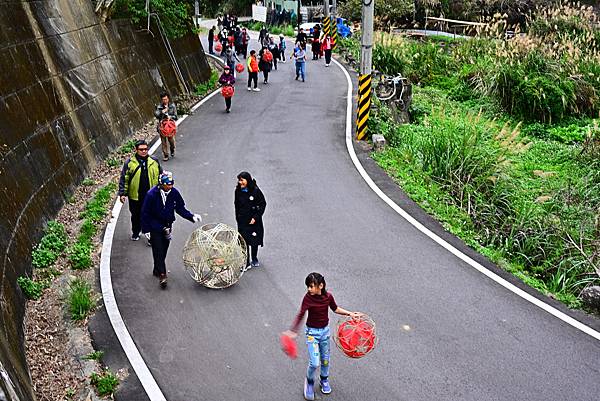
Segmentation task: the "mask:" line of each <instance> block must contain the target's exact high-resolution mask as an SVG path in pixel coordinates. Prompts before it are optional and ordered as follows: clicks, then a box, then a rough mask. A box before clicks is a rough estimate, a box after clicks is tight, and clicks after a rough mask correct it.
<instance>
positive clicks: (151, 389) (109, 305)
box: [100, 89, 219, 401]
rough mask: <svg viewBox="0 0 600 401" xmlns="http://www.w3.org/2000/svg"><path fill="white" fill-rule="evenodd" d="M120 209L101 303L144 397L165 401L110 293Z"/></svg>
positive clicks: (105, 251) (105, 259)
mask: <svg viewBox="0 0 600 401" xmlns="http://www.w3.org/2000/svg"><path fill="white" fill-rule="evenodd" d="M217 93H219V90H218V89H217V90H215V91H213V93H211V94H210V95H208V96H205V97H204V98H203V99H202V100H201V101H200V102H198V103H197V104H196V105H194V107H192V111H194V110H196V109H197V108H198V107H200V106H201V105H203V104H204V103H205V102H207V101H208V100H209V99H210V98H212V97H213V96H214V95H216V94H217ZM187 117H188V115H187V114H186V115H183V116H181V118H180V119H178V120H177V121H176V124H177V126H179V124H181V123H182V122H183V121H184V120H185V119H186V118H187ZM159 146H160V138H157V140H156V141H154V144H153V145H152V147H151V148H150V151H149V152H148V154H153V153H154V152H156V150H157V149H158V148H159ZM122 207H123V204H122V203H121V201H120V200H119V199H117V200H116V201H115V205H114V206H113V209H112V212H111V219H110V221H109V223H108V225H107V226H106V232H105V233H104V238H103V241H102V254H101V257H100V288H101V289H102V298H103V300H104V306H105V308H106V313H107V315H108V318H109V320H110V323H111V325H112V327H113V329H114V331H115V334H116V336H117V338H118V339H119V342H120V343H121V346H122V347H123V351H125V355H126V356H127V359H128V360H129V363H130V364H131V367H132V368H133V370H134V371H135V374H136V375H137V377H138V379H139V380H140V382H141V383H142V386H143V387H144V390H145V391H146V394H147V395H148V397H149V398H150V401H167V399H166V398H165V396H164V394H163V393H162V391H161V389H160V387H159V386H158V384H157V383H156V380H155V379H154V376H152V373H151V372H150V369H149V368H148V366H147V365H146V362H144V359H143V358H142V355H141V354H140V351H139V350H138V348H137V346H136V345H135V343H134V341H133V338H131V334H129V330H127V326H125V322H124V321H123V317H122V316H121V313H120V311H119V307H118V306H117V300H116V299H115V294H114V292H113V287H112V279H111V274H110V256H111V253H112V242H113V237H114V234H115V228H116V226H117V220H118V219H119V214H120V213H121V208H122Z"/></svg>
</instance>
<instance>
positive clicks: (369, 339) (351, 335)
mask: <svg viewBox="0 0 600 401" xmlns="http://www.w3.org/2000/svg"><path fill="white" fill-rule="evenodd" d="M334 341H335V344H336V345H337V346H338V348H339V349H340V350H341V351H342V352H343V353H344V354H345V355H346V356H348V357H350V358H362V357H363V356H365V355H366V354H368V353H369V352H371V351H372V350H373V349H374V348H375V346H376V345H377V334H376V329H375V322H373V320H372V319H371V318H370V317H369V316H367V315H361V316H360V318H359V319H356V320H354V319H352V318H347V319H345V320H340V321H339V322H338V324H337V330H336V331H335V336H334Z"/></svg>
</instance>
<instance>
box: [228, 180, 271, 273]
mask: <svg viewBox="0 0 600 401" xmlns="http://www.w3.org/2000/svg"><path fill="white" fill-rule="evenodd" d="M237 179H238V184H237V187H236V188H235V200H234V205H235V220H236V221H237V226H238V231H239V233H240V234H241V235H242V237H244V240H245V241H246V246H247V247H248V259H249V258H250V256H252V261H251V263H248V262H246V266H247V267H246V269H249V268H251V267H259V266H260V263H258V257H257V256H258V247H259V246H263V236H264V232H265V230H264V227H263V221H262V215H263V213H264V212H265V208H266V207H267V202H266V201H265V197H264V195H263V193H262V191H261V190H260V188H259V187H258V186H257V185H256V181H255V180H254V179H253V178H252V176H251V175H250V173H248V172H247V171H242V172H241V173H239V174H238V176H237Z"/></svg>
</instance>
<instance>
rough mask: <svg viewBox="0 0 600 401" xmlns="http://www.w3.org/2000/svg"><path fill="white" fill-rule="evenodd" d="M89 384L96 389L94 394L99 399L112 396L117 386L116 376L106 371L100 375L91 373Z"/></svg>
mask: <svg viewBox="0 0 600 401" xmlns="http://www.w3.org/2000/svg"><path fill="white" fill-rule="evenodd" d="M90 382H91V383H92V385H93V386H95V387H96V392H97V393H98V395H99V396H100V397H106V396H110V395H112V394H113V393H114V392H115V390H116V389H117V386H118V385H119V379H118V378H117V376H116V375H115V374H114V373H112V372H111V371H110V370H108V369H106V370H105V371H103V372H102V373H92V374H91V375H90Z"/></svg>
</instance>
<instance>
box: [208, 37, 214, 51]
mask: <svg viewBox="0 0 600 401" xmlns="http://www.w3.org/2000/svg"><path fill="white" fill-rule="evenodd" d="M208 52H209V53H210V54H213V41H212V40H209V41H208Z"/></svg>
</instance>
